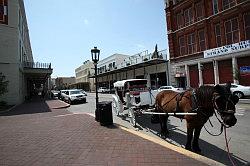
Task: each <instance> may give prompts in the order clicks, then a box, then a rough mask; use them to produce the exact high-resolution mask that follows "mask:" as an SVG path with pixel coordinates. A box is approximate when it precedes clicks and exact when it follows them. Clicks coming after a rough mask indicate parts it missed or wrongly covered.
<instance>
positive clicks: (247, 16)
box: [244, 13, 250, 40]
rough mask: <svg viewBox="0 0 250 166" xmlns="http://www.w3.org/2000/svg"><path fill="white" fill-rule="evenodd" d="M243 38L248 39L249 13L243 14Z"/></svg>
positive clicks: (249, 35)
mask: <svg viewBox="0 0 250 166" xmlns="http://www.w3.org/2000/svg"><path fill="white" fill-rule="evenodd" d="M244 26H245V38H246V40H250V13H245V14H244Z"/></svg>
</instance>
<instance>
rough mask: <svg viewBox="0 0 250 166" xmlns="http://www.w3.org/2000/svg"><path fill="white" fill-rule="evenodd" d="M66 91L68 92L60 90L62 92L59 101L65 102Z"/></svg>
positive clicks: (59, 94)
mask: <svg viewBox="0 0 250 166" xmlns="http://www.w3.org/2000/svg"><path fill="white" fill-rule="evenodd" d="M66 91H67V90H60V92H59V93H58V99H60V100H64V99H65V96H66V94H65V92H66Z"/></svg>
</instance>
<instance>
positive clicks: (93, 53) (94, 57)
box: [91, 47, 100, 121]
mask: <svg viewBox="0 0 250 166" xmlns="http://www.w3.org/2000/svg"><path fill="white" fill-rule="evenodd" d="M99 55H100V50H98V49H97V47H94V48H93V49H91V56H92V61H93V62H94V66H95V94H96V110H95V120H96V121H99V118H100V117H99V110H98V79H97V63H98V61H99Z"/></svg>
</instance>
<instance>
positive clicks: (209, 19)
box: [165, 0, 250, 87]
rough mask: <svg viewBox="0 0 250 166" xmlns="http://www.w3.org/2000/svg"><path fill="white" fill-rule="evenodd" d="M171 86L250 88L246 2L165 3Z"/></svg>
mask: <svg viewBox="0 0 250 166" xmlns="http://www.w3.org/2000/svg"><path fill="white" fill-rule="evenodd" d="M165 3H166V9H165V11H166V19H167V28H168V40H169V52H170V62H171V73H172V75H171V84H175V85H178V86H182V87H198V86H200V85H204V84H213V85H214V84H221V83H226V82H233V83H239V84H242V85H250V81H249V80H250V41H249V40H250V1H249V0H211V1H206V0H190V1H185V0H165Z"/></svg>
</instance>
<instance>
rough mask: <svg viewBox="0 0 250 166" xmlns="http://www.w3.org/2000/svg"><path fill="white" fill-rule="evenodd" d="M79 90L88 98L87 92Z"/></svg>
mask: <svg viewBox="0 0 250 166" xmlns="http://www.w3.org/2000/svg"><path fill="white" fill-rule="evenodd" d="M78 90H80V91H81V92H82V93H83V94H84V95H85V96H88V95H87V92H85V91H84V90H82V89H78Z"/></svg>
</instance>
